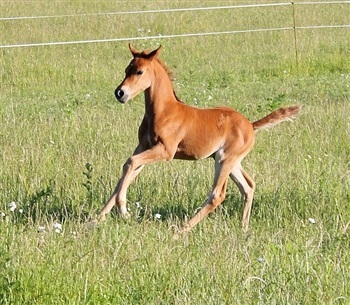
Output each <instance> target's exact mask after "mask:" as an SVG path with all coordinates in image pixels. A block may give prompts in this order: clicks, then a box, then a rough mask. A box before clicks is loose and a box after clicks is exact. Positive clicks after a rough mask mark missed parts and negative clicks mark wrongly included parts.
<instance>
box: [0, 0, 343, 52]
mask: <svg viewBox="0 0 350 305" xmlns="http://www.w3.org/2000/svg"><path fill="white" fill-rule="evenodd" d="M324 4H328V5H329V4H350V1H309V2H294V1H290V2H283V3H261V4H244V5H228V6H210V7H190V8H173V9H158V10H143V11H140V10H137V11H121V12H107V13H87V14H70V15H51V16H25V17H21V16H17V17H2V18H0V22H1V21H9V20H13V21H16V20H29V19H51V18H77V17H80V18H83V17H88V16H103V15H131V14H160V13H176V12H195V11H209V10H227V9H238V8H240V9H242V8H259V7H281V6H291V7H292V16H293V18H292V22H291V25H290V26H287V27H275V28H258V29H246V30H227V31H211V32H198V33H180V34H159V35H153V36H142V37H139V36H138V37H134V36H132V37H117V38H107V39H92V40H91V39H90V40H74V41H54V42H37V43H18V44H5V45H0V49H5V48H23V47H38V46H54V45H72V44H84V43H85V44H86V43H103V42H120V41H135V40H152V39H160V38H162V39H165V38H179V37H196V36H209V35H229V34H237V33H253V32H273V31H287V30H292V31H294V40H295V41H294V44H295V52H296V58H297V33H296V31H297V30H299V29H330V28H350V24H338V25H329V24H325V25H310V26H297V25H296V21H295V19H296V18H295V14H296V13H295V7H296V6H299V5H300V6H301V5H324Z"/></svg>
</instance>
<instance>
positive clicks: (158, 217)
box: [154, 213, 162, 219]
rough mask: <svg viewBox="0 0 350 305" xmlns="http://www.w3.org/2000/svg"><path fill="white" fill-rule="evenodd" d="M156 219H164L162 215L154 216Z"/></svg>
mask: <svg viewBox="0 0 350 305" xmlns="http://www.w3.org/2000/svg"><path fill="white" fill-rule="evenodd" d="M154 218H155V219H162V215H161V214H159V213H157V214H154Z"/></svg>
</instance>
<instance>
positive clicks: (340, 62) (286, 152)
mask: <svg viewBox="0 0 350 305" xmlns="http://www.w3.org/2000/svg"><path fill="white" fill-rule="evenodd" d="M238 2H239V3H242V1H231V2H228V1H218V2H217V3H215V5H225V4H226V5H227V4H232V3H238ZM247 2H249V3H252V1H247ZM271 2H272V1H271ZM275 2H277V1H275ZM279 2H282V1H279ZM133 4H135V5H133ZM194 4H195V5H196V6H200V5H206V6H210V5H213V3H212V2H210V3H209V2H204V1H203V3H199V2H198V3H197V2H195V3H194ZM194 4H193V5H194ZM184 5H187V6H191V5H190V3H189V2H188V3H187V2H186V3H183V2H182V1H172V2H171V3H170V2H169V1H156V2H153V1H148V2H138V1H135V2H130V3H127V2H125V1H117V2H113V3H112V2H109V1H99V2H93V1H89V2H87V1H64V2H61V1H56V2H50V4H48V3H46V2H45V1H34V2H32V3H31V5H30V6H28V5H27V3H26V2H24V1H23V2H21V1H3V2H2V3H1V4H0V8H1V16H2V17H6V16H31V15H53V14H74V13H94V12H111V11H118V10H124V11H127V10H133V9H138V10H141V9H155V8H169V7H183V6H184ZM348 8H349V5H348V4H344V5H326V4H324V5H299V6H296V22H297V25H299V26H305V25H321V24H346V23H348V14H347V10H348ZM291 9H292V8H291V6H289V7H279V8H269V9H268V8H250V9H237V10H224V11H206V12H192V13H189V12H187V13H168V14H153V15H147V16H144V15H128V16H124V15H123V16H99V17H97V16H89V17H70V18H55V19H39V20H26V21H24V20H19V21H13V20H12V21H0V32H1V38H0V39H1V42H0V44H2V45H3V44H15V43H30V42H49V41H71V40H75V39H77V40H84V39H103V38H114V37H132V36H139V37H142V36H145V35H147V33H148V31H150V35H158V34H159V33H162V34H174V33H182V32H200V31H217V30H232V29H233V30H234V29H251V28H270V27H284V26H291V24H292V20H293V19H292V10H291ZM349 39H350V35H349V30H348V29H347V28H338V29H317V30H316V29H315V30H298V31H297V46H298V65H296V59H295V49H294V35H293V32H292V31H278V32H261V33H248V34H235V35H218V36H203V37H196V38H194V37H189V38H176V39H161V38H159V39H157V40H152V41H144V40H140V41H136V42H134V44H135V45H136V47H138V48H140V49H141V48H144V47H147V48H155V47H157V46H158V45H159V44H162V45H163V53H162V58H163V59H164V61H165V62H166V63H167V65H168V66H169V67H170V68H171V69H172V71H173V74H174V76H175V81H174V87H175V90H176V92H177V95H178V96H179V97H180V98H181V99H183V100H184V101H185V102H186V103H187V104H191V105H197V106H199V107H209V106H217V105H227V106H230V107H233V108H235V109H237V110H238V111H240V112H242V113H243V114H245V115H246V116H247V117H248V118H249V119H251V120H255V119H258V118H261V117H262V116H264V115H266V114H267V113H269V112H270V111H272V110H273V109H275V108H277V107H280V106H285V105H292V104H296V103H300V104H302V105H303V110H302V115H301V116H300V117H299V118H298V119H297V120H296V121H295V122H294V123H284V124H281V125H279V126H278V127H275V128H274V129H271V130H269V131H261V132H259V133H258V134H257V141H256V146H255V148H254V150H253V151H252V152H251V153H250V154H249V156H248V157H247V158H246V160H245V161H244V167H245V169H246V170H247V172H248V173H250V175H251V176H252V177H253V179H254V180H255V182H256V184H257V190H256V194H255V201H254V207H253V211H252V219H251V224H250V230H249V232H248V233H243V232H242V230H241V227H240V217H241V212H242V211H241V204H240V197H239V192H238V190H237V188H236V186H235V185H234V184H233V183H232V182H229V185H228V196H227V199H226V200H225V202H224V203H223V204H222V206H221V207H219V208H218V209H217V211H216V212H215V213H213V214H212V215H210V217H208V218H207V219H205V220H204V221H203V222H201V223H200V224H199V225H198V226H197V227H196V228H195V229H194V230H193V231H192V232H191V233H190V234H189V236H187V237H185V238H184V239H180V240H177V241H175V240H173V235H174V232H175V231H176V230H177V228H178V227H180V226H181V225H182V224H183V223H184V221H185V220H186V219H187V217H191V216H192V215H194V213H195V211H196V210H197V209H198V208H199V207H200V206H201V205H202V204H203V203H204V201H205V198H206V196H207V195H208V193H209V191H210V187H211V185H212V178H213V162H212V160H203V161H199V162H185V161H174V162H171V163H160V164H154V165H151V166H149V167H147V168H145V169H144V171H143V172H142V174H141V175H140V177H138V178H137V180H136V181H135V183H134V184H132V185H131V187H130V189H129V193H128V201H129V202H128V206H129V208H130V210H131V213H132V217H131V219H130V220H129V221H125V220H123V219H120V218H119V217H118V216H117V214H116V213H115V212H114V213H112V215H111V216H109V217H108V220H107V221H106V222H105V223H101V224H100V225H99V226H97V227H95V228H91V227H89V226H88V225H87V224H86V221H87V220H88V219H90V218H91V217H94V216H95V215H96V214H97V213H98V211H99V209H100V208H101V207H102V205H103V204H104V203H105V201H106V200H107V199H108V197H109V195H110V193H111V191H112V189H113V187H114V186H115V183H116V182H117V179H118V178H119V176H120V174H121V170H122V166H123V163H124V162H125V160H126V159H127V158H128V157H129V156H130V154H131V153H132V151H133V149H134V147H135V146H136V144H137V128H138V125H139V124H140V121H141V119H142V115H143V109H144V106H143V97H142V96H139V97H137V98H135V99H134V100H132V101H130V102H129V103H128V104H126V105H121V104H119V103H117V102H116V101H115V99H114V96H113V91H114V89H115V87H116V86H117V85H118V84H119V83H120V81H121V80H122V78H123V75H124V69H125V67H126V65H127V64H128V62H129V61H130V53H129V51H128V47H127V43H126V42H118V43H98V44H83V45H63V46H49V47H31V48H13V49H0V61H1V65H0V73H1V90H0V148H1V154H0V213H3V214H1V215H4V216H1V217H0V270H1V273H0V303H1V304H349V303H350V288H349V287H350V286H349V284H348V283H349V282H350V275H349V268H350V254H349V251H348V248H349V244H350V238H349V224H350V192H349V190H350V167H349V164H350V145H349V143H350V125H349V117H350V93H349V92H350V87H349V86H350V85H349V84H350V61H349V47H348V46H349ZM11 202H15V203H16V205H17V208H16V210H15V211H14V212H11V211H10V207H9V205H10V203H11ZM140 206H141V207H140ZM20 210H21V212H20ZM158 213H159V214H160V215H161V219H160V220H157V219H156V218H155V215H156V214H158ZM310 219H311V220H312V219H314V220H315V223H312V222H311V221H310ZM55 221H56V222H58V223H60V224H62V231H61V232H60V233H57V232H55V230H56V229H55V228H53V227H52V225H53V223H54V222H55Z"/></svg>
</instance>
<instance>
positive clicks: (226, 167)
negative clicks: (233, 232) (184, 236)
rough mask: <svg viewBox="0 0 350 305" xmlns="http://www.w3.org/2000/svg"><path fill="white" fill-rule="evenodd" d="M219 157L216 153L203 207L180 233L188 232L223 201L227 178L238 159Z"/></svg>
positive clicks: (219, 154)
mask: <svg viewBox="0 0 350 305" xmlns="http://www.w3.org/2000/svg"><path fill="white" fill-rule="evenodd" d="M221 155H222V153H218V154H217V155H216V157H215V177H214V185H213V189H212V191H211V193H210V195H209V197H208V199H207V201H206V203H205V205H204V206H203V207H202V209H201V210H200V211H199V212H198V213H197V214H196V215H194V216H193V217H192V218H191V219H190V220H189V221H188V222H187V223H186V224H185V225H184V227H183V228H182V230H181V233H186V232H189V231H190V230H191V229H192V228H193V227H194V226H195V225H196V224H198V223H199V222H200V221H201V220H202V219H203V218H205V217H206V216H207V215H208V214H209V213H211V212H212V211H214V210H215V209H216V207H217V206H219V205H220V204H221V203H222V202H223V201H224V199H225V196H226V186H227V180H228V176H229V174H230V173H231V170H232V168H233V167H234V164H235V163H236V162H237V159H238V158H237V157H236V156H234V157H233V158H231V159H224V160H222V158H221Z"/></svg>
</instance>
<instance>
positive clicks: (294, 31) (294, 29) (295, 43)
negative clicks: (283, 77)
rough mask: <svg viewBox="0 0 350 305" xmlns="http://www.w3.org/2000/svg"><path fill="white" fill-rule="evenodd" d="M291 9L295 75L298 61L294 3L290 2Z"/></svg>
mask: <svg viewBox="0 0 350 305" xmlns="http://www.w3.org/2000/svg"><path fill="white" fill-rule="evenodd" d="M292 8H293V34H294V50H295V66H296V69H297V74H298V73H299V60H298V57H299V56H298V41H297V29H296V21H295V3H294V2H293V1H292Z"/></svg>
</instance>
